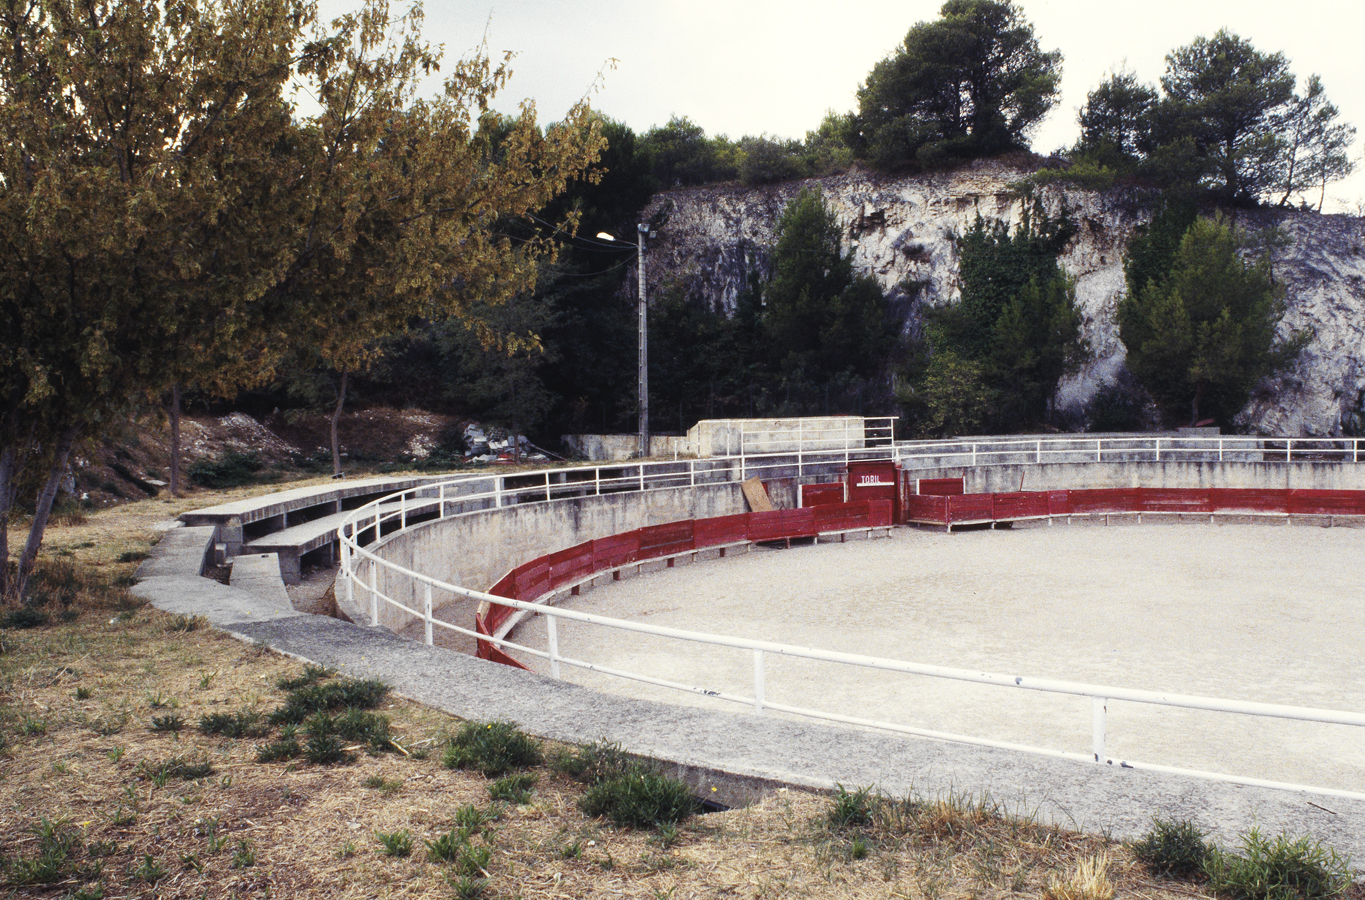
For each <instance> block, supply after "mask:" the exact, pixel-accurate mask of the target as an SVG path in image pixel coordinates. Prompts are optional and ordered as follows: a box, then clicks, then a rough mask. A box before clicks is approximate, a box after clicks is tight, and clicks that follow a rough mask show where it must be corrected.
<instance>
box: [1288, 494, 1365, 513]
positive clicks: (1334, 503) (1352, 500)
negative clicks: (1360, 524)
mask: <svg viewBox="0 0 1365 900" xmlns="http://www.w3.org/2000/svg"><path fill="white" fill-rule="evenodd" d="M1289 513H1290V515H1295V516H1360V515H1365V492H1362V491H1311V490H1301V491H1290V492H1289Z"/></svg>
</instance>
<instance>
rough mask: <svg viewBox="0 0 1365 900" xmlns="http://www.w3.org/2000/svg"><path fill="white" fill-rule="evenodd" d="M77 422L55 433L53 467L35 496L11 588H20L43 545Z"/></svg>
mask: <svg viewBox="0 0 1365 900" xmlns="http://www.w3.org/2000/svg"><path fill="white" fill-rule="evenodd" d="M80 430H81V427H80V425H79V424H72V425H67V426H66V427H65V428H63V429H62V430H61V433H60V434H58V435H57V444H56V446H55V447H53V453H52V468H51V469H49V470H48V473H47V482H46V483H45V484H44V485H43V490H42V493H40V494H39V495H38V503H37V506H36V508H35V509H34V510H33V524H32V525H30V526H29V529H28V543H26V544H25V545H24V554H23V556H21V557H19V572H18V575H17V576H16V578H15V584H14V589H16V590H20V591H22V590H23V588H24V584H25V582H27V581H28V576H29V574H30V573H32V571H33V563H34V561H35V560H36V559H37V558H38V548H39V547H41V546H42V544H43V533H44V532H45V531H47V519H48V516H49V515H51V513H52V502H53V501H54V500H56V499H57V488H58V487H59V486H60V485H61V482H62V475H63V474H65V473H66V463H67V460H69V459H70V458H71V448H72V447H73V446H75V444H76V436H77V435H78V434H80Z"/></svg>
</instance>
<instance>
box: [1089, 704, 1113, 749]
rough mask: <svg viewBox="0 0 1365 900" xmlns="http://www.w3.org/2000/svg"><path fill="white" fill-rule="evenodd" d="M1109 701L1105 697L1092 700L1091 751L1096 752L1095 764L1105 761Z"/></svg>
mask: <svg viewBox="0 0 1365 900" xmlns="http://www.w3.org/2000/svg"><path fill="white" fill-rule="evenodd" d="M1108 702H1109V701H1108V700H1106V699H1105V698H1103V697H1092V698H1090V705H1091V720H1090V749H1091V750H1092V751H1094V754H1095V762H1097V763H1102V762H1104V761H1105V755H1104V711H1105V706H1106V704H1107V703H1108Z"/></svg>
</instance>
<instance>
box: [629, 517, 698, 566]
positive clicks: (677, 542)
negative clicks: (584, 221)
mask: <svg viewBox="0 0 1365 900" xmlns="http://www.w3.org/2000/svg"><path fill="white" fill-rule="evenodd" d="M691 549H692V520H691V519H684V520H682V521H681V522H666V523H665V524H663V525H650V526H648V527H645V528H641V529H640V558H641V559H654V558H656V557H659V556H668V555H669V554H672V553H682V552H683V551H684V550H691Z"/></svg>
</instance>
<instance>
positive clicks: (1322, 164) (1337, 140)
mask: <svg viewBox="0 0 1365 900" xmlns="http://www.w3.org/2000/svg"><path fill="white" fill-rule="evenodd" d="M1337 116H1338V110H1337V108H1336V106H1334V105H1333V104H1332V103H1330V102H1328V100H1327V96H1326V92H1325V90H1324V89H1323V86H1322V79H1321V78H1319V77H1318V76H1316V75H1314V76H1312V77H1311V78H1309V79H1308V83H1307V84H1306V85H1305V86H1304V90H1303V93H1302V94H1295V96H1294V99H1293V101H1292V102H1291V104H1290V106H1289V109H1288V111H1287V113H1286V116H1285V127H1284V134H1283V137H1282V141H1283V143H1284V146H1285V151H1284V161H1283V163H1282V165H1281V171H1282V180H1281V183H1280V184H1279V185H1278V188H1279V189H1280V190H1283V191H1284V194H1283V195H1282V196H1281V197H1280V206H1287V205H1288V204H1289V198H1290V197H1292V196H1293V195H1295V194H1302V193H1306V192H1307V191H1309V190H1312V189H1314V188H1317V189H1318V190H1319V193H1318V211H1319V212H1321V211H1322V204H1323V202H1324V201H1325V200H1326V198H1327V185H1328V184H1330V183H1331V182H1333V181H1337V180H1339V179H1341V178H1345V177H1346V176H1347V175H1349V174H1351V171H1352V170H1353V169H1354V165H1353V164H1352V162H1351V158H1350V147H1351V143H1352V142H1353V141H1354V140H1355V136H1356V130H1355V128H1354V127H1352V126H1350V125H1348V124H1346V123H1345V122H1338V121H1337Z"/></svg>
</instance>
